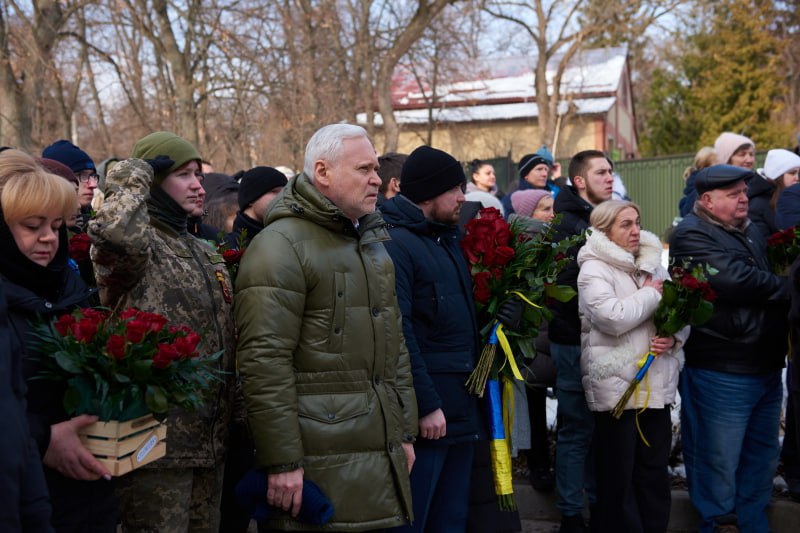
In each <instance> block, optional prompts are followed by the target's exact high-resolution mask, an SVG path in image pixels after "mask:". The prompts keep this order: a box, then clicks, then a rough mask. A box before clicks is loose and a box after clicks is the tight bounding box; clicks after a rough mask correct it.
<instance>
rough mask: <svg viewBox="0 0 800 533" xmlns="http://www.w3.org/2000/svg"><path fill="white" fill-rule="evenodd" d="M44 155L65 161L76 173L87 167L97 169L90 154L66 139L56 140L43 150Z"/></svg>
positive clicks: (60, 161) (61, 161)
mask: <svg viewBox="0 0 800 533" xmlns="http://www.w3.org/2000/svg"><path fill="white" fill-rule="evenodd" d="M42 157H44V158H47V159H53V160H55V161H58V162H59V163H63V164H65V165H67V166H68V167H69V169H70V170H71V171H73V172H75V173H77V172H80V171H82V170H86V169H89V170H94V169H95V167H94V161H92V158H91V157H89V154H87V153H86V152H84V151H83V150H81V149H80V148H78V147H77V146H75V145H74V144H72V143H71V142H69V141H67V140H66V139H61V140H60V141H56V142H54V143H53V144H51V145H50V146H48V147H47V148H45V149H44V151H43V152H42Z"/></svg>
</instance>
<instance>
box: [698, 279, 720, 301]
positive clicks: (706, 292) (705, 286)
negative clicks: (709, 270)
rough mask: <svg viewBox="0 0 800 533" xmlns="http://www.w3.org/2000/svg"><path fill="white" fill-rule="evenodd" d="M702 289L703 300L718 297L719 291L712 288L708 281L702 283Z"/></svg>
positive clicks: (712, 299) (711, 299)
mask: <svg viewBox="0 0 800 533" xmlns="http://www.w3.org/2000/svg"><path fill="white" fill-rule="evenodd" d="M700 289H701V290H702V291H703V300H708V301H709V302H713V301H714V300H716V299H717V293H716V292H715V291H714V289H712V288H711V284H709V283H708V282H707V281H706V282H703V283H701V284H700Z"/></svg>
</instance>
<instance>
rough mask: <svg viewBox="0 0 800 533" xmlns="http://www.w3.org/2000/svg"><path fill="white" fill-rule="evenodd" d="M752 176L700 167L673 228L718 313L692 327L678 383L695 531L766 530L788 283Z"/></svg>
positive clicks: (681, 254) (674, 245)
mask: <svg viewBox="0 0 800 533" xmlns="http://www.w3.org/2000/svg"><path fill="white" fill-rule="evenodd" d="M751 175H752V171H751V170H748V169H743V168H739V167H734V166H729V165H716V166H712V167H709V168H706V169H703V170H702V171H700V173H698V175H697V179H696V181H695V187H696V188H697V193H698V200H697V201H696V202H695V206H694V212H693V213H691V214H689V215H687V216H686V217H685V218H684V219H683V221H682V222H681V223H680V224H679V225H678V226H677V227H676V228H675V231H674V232H673V233H672V236H671V238H670V255H671V257H672V258H673V259H675V260H676V261H677V262H678V263H679V264H680V262H681V261H684V260H691V262H692V263H693V264H702V263H707V264H708V265H710V266H711V267H713V268H715V269H716V270H718V273H717V274H716V275H713V276H711V277H710V283H711V286H712V287H713V288H714V290H715V291H716V292H717V300H716V302H715V304H714V314H713V316H712V317H711V319H710V320H709V321H708V322H707V323H706V324H704V325H702V326H699V327H696V328H692V333H691V336H690V337H689V340H688V342H687V343H686V346H685V348H684V350H685V354H686V366H685V368H684V370H683V374H682V375H681V379H680V395H681V399H682V409H681V434H682V443H683V454H684V460H685V463H686V473H687V478H688V481H689V494H690V497H691V500H692V503H693V504H694V506H695V508H696V509H697V511H698V513H699V514H700V518H701V523H700V531H701V532H706V531H709V532H710V531H716V529H715V528H717V527H721V526H725V525H735V524H737V522H738V527H739V530H740V531H768V530H769V525H768V523H767V516H766V512H765V511H766V507H767V504H768V503H769V500H770V496H771V494H772V476H773V475H774V473H775V468H776V466H777V462H778V451H779V450H778V427H779V419H780V410H781V401H782V390H781V368H782V367H783V363H784V358H785V356H786V351H787V345H786V337H787V320H786V316H787V312H788V298H789V286H788V282H787V279H786V278H785V277H782V276H777V275H775V274H773V273H772V272H771V270H770V265H769V263H768V261H767V258H766V253H765V252H766V243H765V241H764V238H763V236H762V235H761V234H760V232H759V231H758V229H757V228H756V227H755V226H754V225H753V224H751V223H750V221H749V219H748V218H747V216H748V215H747V213H748V201H747V185H746V184H745V180H746V179H747V178H749V177H750V176H751Z"/></svg>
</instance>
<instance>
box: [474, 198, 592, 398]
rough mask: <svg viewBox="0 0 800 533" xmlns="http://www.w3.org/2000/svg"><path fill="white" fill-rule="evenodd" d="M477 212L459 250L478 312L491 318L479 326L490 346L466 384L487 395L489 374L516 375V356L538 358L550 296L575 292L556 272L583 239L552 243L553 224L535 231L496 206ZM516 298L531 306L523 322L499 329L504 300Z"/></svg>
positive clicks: (563, 297)
mask: <svg viewBox="0 0 800 533" xmlns="http://www.w3.org/2000/svg"><path fill="white" fill-rule="evenodd" d="M479 216H480V218H476V219H473V220H470V221H469V222H468V223H467V225H466V235H465V236H464V238H463V239H462V241H461V248H462V250H463V252H464V255H465V257H466V258H467V262H468V263H469V267H470V273H471V275H472V283H473V297H474V299H475V305H476V307H477V310H478V315H479V316H487V315H488V318H489V320H488V321H487V323H486V324H485V325H484V326H483V328H482V329H481V335H482V337H483V339H484V340H485V341H487V342H488V346H489V349H488V350H486V349H485V350H484V352H483V354H482V357H481V361H480V362H479V363H478V367H477V368H476V373H475V374H473V378H474V379H471V380H470V382H468V383H469V386H470V391H471V392H473V393H475V394H478V395H483V390H484V386H485V384H486V380H487V379H488V378H489V377H494V378H497V377H498V375H499V374H504V375H506V376H507V377H516V376H515V375H514V374H515V370H514V369H515V368H517V364H516V361H515V360H514V359H515V357H526V358H528V359H533V358H534V357H535V356H536V349H535V347H534V342H535V340H536V336H537V334H538V333H539V327H540V326H541V324H542V321H543V320H548V319H550V318H551V317H552V313H551V312H550V310H549V309H548V308H547V306H546V302H547V300H548V299H550V298H553V299H556V300H560V301H568V300H570V299H571V298H572V297H574V296H575V291H574V290H572V288H570V287H566V286H560V285H556V276H558V274H559V272H561V270H562V269H563V268H564V267H565V266H566V264H567V262H568V257H567V250H569V248H570V247H572V246H574V245H575V244H576V243H577V242H579V240H580V237H578V236H576V237H572V238H568V239H564V240H562V241H560V242H553V230H552V226H546V227H544V228H543V230H542V231H541V232H538V233H531V232H529V231H528V228H527V226H526V225H525V224H524V223H514V224H513V225H509V224H508V222H506V221H505V220H503V217H502V215H501V214H500V211H498V210H497V209H495V208H493V207H490V208H486V209H481V210H480V212H479ZM515 297H516V298H519V299H521V300H522V301H524V302H525V303H526V304H527V305H526V306H525V312H524V314H523V317H522V323H521V325H520V327H519V328H517V329H516V330H515V331H505V330H503V328H502V326H500V327H498V324H497V321H496V319H495V315H496V314H497V310H498V309H499V308H500V306H501V305H502V304H503V303H504V302H505V301H507V300H509V299H511V298H515ZM493 333H494V335H495V336H496V337H497V342H499V343H500V344H501V346H502V347H503V351H504V354H505V356H506V360H507V361H508V363H509V364H504V361H498V360H497V359H496V358H495V357H494V349H493V348H492V347H493V346H494V345H493V344H492V343H491V342H489V341H492V340H493V339H494V336H493ZM518 379H521V378H518Z"/></svg>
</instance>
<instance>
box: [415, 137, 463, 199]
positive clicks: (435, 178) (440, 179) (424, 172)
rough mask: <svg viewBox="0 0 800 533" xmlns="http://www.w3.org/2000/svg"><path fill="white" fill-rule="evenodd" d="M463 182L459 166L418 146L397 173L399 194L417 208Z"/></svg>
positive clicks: (441, 154)
mask: <svg viewBox="0 0 800 533" xmlns="http://www.w3.org/2000/svg"><path fill="white" fill-rule="evenodd" d="M466 182H467V178H466V176H464V169H463V168H462V167H461V163H459V162H458V161H456V159H455V158H454V157H453V156H451V155H450V154H448V153H447V152H443V151H441V150H437V149H436V148H431V147H430V146H420V147H419V148H417V149H416V150H414V151H413V152H411V155H409V156H408V159H406V162H405V163H404V164H403V169H402V170H401V171H400V193H401V194H402V195H403V196H405V197H406V198H408V199H409V200H411V201H412V202H414V203H415V204H418V203H420V202H424V201H425V200H430V199H431V198H435V197H437V196H439V195H440V194H442V193H444V192H447V191H449V190H450V189H452V188H453V187H455V186H456V185H464V184H465V183H466Z"/></svg>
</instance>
